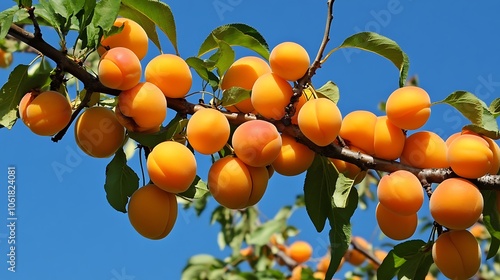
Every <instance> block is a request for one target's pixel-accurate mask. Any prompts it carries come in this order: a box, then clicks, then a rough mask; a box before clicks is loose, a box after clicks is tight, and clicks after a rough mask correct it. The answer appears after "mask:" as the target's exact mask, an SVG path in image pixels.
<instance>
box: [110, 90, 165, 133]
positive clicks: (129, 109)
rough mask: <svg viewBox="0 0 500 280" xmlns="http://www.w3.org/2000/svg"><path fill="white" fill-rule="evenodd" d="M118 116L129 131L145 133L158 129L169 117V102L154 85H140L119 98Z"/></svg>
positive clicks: (123, 92)
mask: <svg viewBox="0 0 500 280" xmlns="http://www.w3.org/2000/svg"><path fill="white" fill-rule="evenodd" d="M115 110H116V111H115V112H116V114H117V117H118V120H119V121H120V123H121V124H122V125H123V126H125V127H126V128H127V129H128V130H129V131H133V132H144V131H148V130H151V129H156V128H158V127H159V126H160V125H161V124H162V122H163V120H165V117H166V115H167V100H166V99H165V96H164V95H163V94H162V92H161V90H160V89H159V88H158V87H157V86H155V85H154V84H152V83H148V82H144V83H139V84H137V85H136V86H134V87H133V88H131V89H129V90H125V91H122V92H121V93H120V95H119V96H118V103H117V105H116V109H115Z"/></svg>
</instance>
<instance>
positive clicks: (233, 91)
mask: <svg viewBox="0 0 500 280" xmlns="http://www.w3.org/2000/svg"><path fill="white" fill-rule="evenodd" d="M250 92H251V91H250V90H248V89H244V88H240V87H231V88H228V89H226V90H224V91H223V92H222V99H221V105H222V106H224V107H226V106H231V105H234V104H236V103H238V102H241V101H243V100H245V99H248V98H250Z"/></svg>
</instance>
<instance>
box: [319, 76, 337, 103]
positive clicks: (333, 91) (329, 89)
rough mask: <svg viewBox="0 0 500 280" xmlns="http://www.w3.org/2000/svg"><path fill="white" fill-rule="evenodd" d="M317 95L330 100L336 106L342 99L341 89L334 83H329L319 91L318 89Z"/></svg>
mask: <svg viewBox="0 0 500 280" xmlns="http://www.w3.org/2000/svg"><path fill="white" fill-rule="evenodd" d="M316 93H317V94H318V97H323V98H327V99H330V100H331V101H333V102H334V103H335V104H337V103H338V102H339V99H340V92H339V87H338V86H337V85H336V84H335V83H334V82H332V81H328V82H326V84H324V85H323V86H321V87H320V88H319V89H316Z"/></svg>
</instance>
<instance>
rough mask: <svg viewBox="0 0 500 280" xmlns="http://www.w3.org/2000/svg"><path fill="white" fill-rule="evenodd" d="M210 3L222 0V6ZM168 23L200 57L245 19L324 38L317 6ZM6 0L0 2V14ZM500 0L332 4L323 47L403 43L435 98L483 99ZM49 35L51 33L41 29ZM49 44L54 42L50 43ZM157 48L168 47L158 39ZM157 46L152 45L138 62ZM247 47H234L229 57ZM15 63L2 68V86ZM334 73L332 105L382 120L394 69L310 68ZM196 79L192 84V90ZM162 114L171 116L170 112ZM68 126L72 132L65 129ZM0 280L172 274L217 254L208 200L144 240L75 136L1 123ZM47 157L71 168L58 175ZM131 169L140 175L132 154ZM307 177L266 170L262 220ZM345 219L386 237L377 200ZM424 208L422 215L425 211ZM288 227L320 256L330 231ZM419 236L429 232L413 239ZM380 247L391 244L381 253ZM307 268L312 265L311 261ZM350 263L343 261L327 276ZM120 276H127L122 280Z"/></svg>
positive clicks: (299, 219)
mask: <svg viewBox="0 0 500 280" xmlns="http://www.w3.org/2000/svg"><path fill="white" fill-rule="evenodd" d="M217 3H223V4H226V5H229V6H230V9H229V10H226V11H223V12H221V11H219V12H218V10H217V9H216V8H215V6H216V5H217ZM168 4H169V5H170V6H171V8H172V10H173V13H174V16H175V20H176V24H177V34H178V41H179V49H180V53H181V56H182V57H183V58H187V57H189V56H194V55H196V53H197V50H198V47H199V45H200V44H201V42H202V41H203V40H204V39H205V37H206V36H207V35H208V34H209V32H210V31H211V30H212V29H214V28H215V27H217V26H219V25H222V24H227V23H237V22H242V23H246V24H249V25H251V26H253V27H255V28H256V29H257V30H259V31H260V32H261V33H262V35H263V36H264V37H265V38H266V40H267V42H268V43H269V45H270V47H271V48H272V47H274V46H275V45H277V44H278V43H281V42H283V41H295V42H297V43H300V44H301V45H303V46H304V47H305V48H306V49H307V50H308V52H309V54H310V56H311V58H313V57H315V55H316V52H317V49H318V47H319V44H320V42H321V39H322V35H323V30H324V24H325V16H326V1H317V0H315V1H297V0H287V1H260V0H256V1H249V0H246V1H245V0H241V1H227V0H221V1H212V0H210V1H192V0H186V1H168ZM11 5H14V2H13V1H1V2H0V8H1V9H2V10H3V9H5V8H7V7H10V6H11ZM498 11H500V2H499V1H493V0H489V1H477V2H473V1H454V2H452V1H412V0H380V1H379V0H377V1H360V0H350V1H345V0H344V1H342V0H339V1H337V3H336V4H335V13H334V14H335V18H334V21H333V25H332V31H331V43H330V44H329V47H328V48H327V50H330V49H332V48H333V47H335V46H337V45H339V44H340V43H341V42H342V41H343V40H344V39H345V38H346V37H348V36H349V35H351V34H354V33H356V32H359V31H376V32H379V33H381V34H382V35H385V36H387V37H389V38H392V39H393V40H395V41H396V42H398V43H399V44H400V46H401V47H402V48H403V50H404V51H405V52H406V53H407V54H408V55H409V58H410V75H413V74H418V77H419V80H420V85H421V86H422V87H423V88H424V89H426V90H427V91H428V92H429V94H430V95H431V99H432V101H438V100H442V99H444V98H445V97H446V96H447V95H448V94H450V93H451V92H453V91H455V90H467V91H471V92H473V93H475V94H477V95H478V96H479V97H481V98H483V100H484V101H486V102H487V103H488V104H489V103H490V102H491V101H492V100H493V99H494V98H497V97H499V96H500V67H499V65H500V48H499V47H500V40H499V39H498V38H499V37H498V34H500V17H498ZM46 34H47V39H48V40H50V38H52V39H53V38H54V37H53V36H51V35H50V34H51V32H46ZM52 42H53V44H54V45H57V41H52ZM163 46H164V51H165V52H172V49H171V47H170V45H169V43H168V42H167V41H165V40H164V41H163ZM158 54H159V53H158V50H157V49H156V48H155V47H154V45H153V44H150V52H149V54H148V56H147V57H146V58H145V59H144V60H143V64H144V65H145V64H146V63H147V61H149V60H150V59H151V58H152V57H154V56H155V55H158ZM242 54H244V52H242V51H241V50H240V49H238V50H237V55H238V56H241V55H242ZM32 59H33V56H32V55H15V57H14V63H15V64H18V63H29V61H31V60H32ZM12 69H13V67H11V68H9V69H5V70H1V69H0V83H2V84H3V83H4V82H5V81H6V80H7V77H8V74H9V73H10V70H12ZM328 80H333V81H334V82H336V83H337V84H338V86H339V88H340V92H341V99H340V103H339V108H340V109H341V111H342V113H343V115H346V114H347V113H348V112H350V111H353V110H358V109H363V110H370V111H373V112H375V113H376V114H378V115H380V112H379V111H377V104H378V102H380V101H383V100H385V99H386V98H387V97H388V95H389V94H390V93H391V92H392V91H393V90H394V89H396V88H397V86H398V70H397V69H396V68H395V67H394V66H393V65H392V64H391V63H390V62H389V61H387V60H385V59H383V58H381V57H378V56H376V55H374V54H370V53H362V52H353V51H351V50H347V51H346V52H343V51H339V52H337V53H335V54H334V55H333V56H332V57H331V58H330V59H329V60H328V61H327V63H326V64H325V65H324V66H323V67H322V68H321V69H319V71H318V74H317V75H316V76H315V77H314V79H313V83H314V84H315V85H316V86H318V87H319V86H321V85H322V84H323V83H324V82H326V81H328ZM198 85H200V82H199V80H196V81H195V82H194V84H193V87H192V91H195V90H198V89H199V87H198ZM432 110H433V111H432V115H431V119H430V121H429V122H428V124H427V125H426V126H425V127H424V128H425V129H427V130H431V131H434V132H436V133H438V134H439V135H441V136H442V137H448V136H449V135H450V134H452V133H453V132H456V131H458V130H459V129H460V128H461V126H463V125H465V124H467V122H466V121H465V120H464V119H463V118H460V117H459V114H458V112H456V111H454V109H452V108H451V107H447V106H446V105H437V106H434V107H433V108H432ZM169 114H170V116H173V112H172V111H169ZM70 132H71V131H70ZM0 144H1V145H0V147H1V148H0V149H1V154H0V182H2V183H1V184H0V186H1V187H0V279H12V280H18V279H54V280H58V279H96V280H97V279H103V280H126V279H136V280H156V279H179V278H180V274H181V271H182V268H183V267H184V265H185V264H186V262H187V260H188V258H189V257H190V256H192V255H195V254H200V253H210V254H213V255H215V256H218V257H221V258H223V257H225V256H227V255H228V251H223V252H221V251H220V250H219V248H218V245H217V242H216V240H217V239H216V234H217V232H218V231H219V226H218V225H214V226H210V225H209V214H210V212H211V211H210V210H212V209H213V208H214V207H215V206H216V204H215V203H214V202H213V200H212V201H211V202H210V203H209V206H208V209H207V211H206V212H205V213H204V214H203V215H202V216H201V217H200V218H197V217H196V215H195V214H194V212H192V211H187V212H186V211H183V210H180V211H179V216H178V219H177V222H176V224H175V227H174V229H173V231H172V232H171V233H170V235H169V236H167V237H166V238H165V239H163V240H160V241H152V240H148V239H146V238H144V237H142V236H140V235H139V234H138V233H136V232H135V230H134V229H133V228H132V226H131V225H130V223H129V221H128V217H127V215H125V214H122V213H120V212H117V211H115V210H114V209H113V208H111V206H109V205H108V202H107V201H106V197H105V192H104V188H103V185H104V181H105V173H104V172H105V167H106V165H107V164H108V162H109V161H110V160H111V158H110V159H94V158H91V157H88V156H86V155H84V154H83V153H82V152H80V151H79V149H78V147H77V146H76V144H75V142H74V137H73V135H72V133H68V134H67V135H66V136H65V137H64V139H63V140H62V141H60V142H59V143H53V142H52V141H51V140H50V137H40V136H37V135H34V134H32V133H31V132H30V131H29V130H28V129H27V128H26V127H25V126H24V125H23V124H22V122H18V123H17V124H16V125H15V126H14V128H13V129H12V130H7V129H5V128H4V129H0ZM54 163H60V164H65V165H67V166H69V167H70V169H71V172H68V173H64V174H63V175H62V176H58V175H57V173H56V172H55V171H54V169H53V164H54ZM209 163H210V158H209V157H206V156H205V157H198V164H199V170H200V172H199V174H200V175H201V176H202V177H206V173H207V171H208V168H209ZM129 164H130V166H131V167H132V168H133V169H134V170H135V171H136V172H138V173H139V172H140V169H139V160H138V157H137V155H135V156H134V157H133V158H132V159H131V160H130V162H129ZM8 166H15V167H16V178H17V179H16V180H17V182H16V183H17V199H18V200H17V209H16V210H17V217H18V221H17V233H16V234H17V236H16V237H17V244H16V245H17V251H16V254H17V266H16V270H17V271H16V272H15V273H11V272H9V271H7V267H8V264H7V262H6V261H7V253H8V251H7V239H6V237H7V233H8V231H7V227H6V225H7V188H6V181H7V167H8ZM303 181H304V176H303V175H301V176H295V177H290V178H285V177H283V176H280V175H275V176H274V177H273V178H272V179H271V181H270V184H269V187H268V191H267V192H266V194H265V196H264V198H263V199H262V201H261V202H260V203H259V207H260V210H261V211H262V213H263V215H264V216H267V217H272V216H274V214H275V213H276V211H277V210H278V209H279V208H280V207H281V206H282V205H284V204H292V203H293V201H294V199H295V197H296V195H298V194H299V193H301V192H302V184H303ZM370 206H371V207H370V208H369V211H366V212H358V213H356V214H355V215H354V217H353V220H352V223H353V234H355V235H361V236H363V237H365V238H366V239H367V240H369V241H371V242H373V243H374V244H375V245H376V246H380V245H381V244H383V243H387V242H391V241H390V240H389V239H380V238H379V236H380V232H379V230H378V227H377V226H376V223H375V221H374V220H375V218H374V212H373V210H374V207H373V206H374V205H373V204H372V205H370ZM426 206H427V204H426V205H425V206H424V209H423V210H421V212H420V216H424V215H425V214H426V213H427V212H426V211H425V207H426ZM290 222H291V224H292V225H294V226H296V227H299V228H300V229H301V230H302V231H301V233H300V234H299V236H297V238H295V239H303V240H307V241H308V242H310V243H311V244H312V245H313V247H314V249H315V252H314V255H313V258H316V259H319V258H320V257H321V256H323V254H324V253H325V252H326V246H327V244H328V235H327V230H326V231H325V232H323V233H317V232H316V231H315V230H314V227H313V225H312V223H311V222H310V220H309V218H308V217H307V214H306V211H305V209H304V208H302V209H300V210H298V211H296V212H295V213H294V214H293V216H292V218H291V220H290ZM416 236H417V237H421V238H424V239H426V238H427V237H428V232H426V233H425V234H423V235H416ZM385 249H386V250H388V248H385ZM311 265H313V266H315V263H311ZM348 269H351V267H350V266H348V265H345V266H344V268H343V269H342V271H341V272H340V273H338V274H337V275H338V276H337V277H336V278H339V279H343V273H344V272H345V271H346V270H348ZM127 276H128V277H127Z"/></svg>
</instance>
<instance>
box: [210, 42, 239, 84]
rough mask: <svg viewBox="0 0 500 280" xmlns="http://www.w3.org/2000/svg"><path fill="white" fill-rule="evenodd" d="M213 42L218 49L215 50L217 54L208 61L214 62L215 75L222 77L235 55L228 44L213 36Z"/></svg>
mask: <svg viewBox="0 0 500 280" xmlns="http://www.w3.org/2000/svg"><path fill="white" fill-rule="evenodd" d="M214 40H215V41H216V42H217V44H218V45H219V47H218V48H217V52H215V53H214V54H213V55H212V56H210V58H209V60H210V61H213V62H215V65H214V66H215V67H216V68H217V73H218V74H219V76H222V75H223V74H224V73H225V72H226V70H227V69H228V68H229V66H231V64H232V63H233V62H234V59H235V57H236V55H235V54H234V50H233V48H231V46H230V45H229V44H228V43H226V42H224V41H221V40H219V39H217V38H215V36H214Z"/></svg>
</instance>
